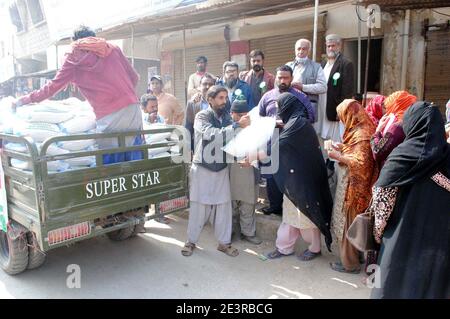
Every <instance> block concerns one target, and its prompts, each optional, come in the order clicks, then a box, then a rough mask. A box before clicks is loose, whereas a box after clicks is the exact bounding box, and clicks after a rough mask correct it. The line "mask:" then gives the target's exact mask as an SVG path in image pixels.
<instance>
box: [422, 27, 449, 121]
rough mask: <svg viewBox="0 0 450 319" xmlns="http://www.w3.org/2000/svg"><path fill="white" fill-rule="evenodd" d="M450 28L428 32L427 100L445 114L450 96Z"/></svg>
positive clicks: (425, 93) (425, 91)
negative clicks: (449, 56)
mask: <svg viewBox="0 0 450 319" xmlns="http://www.w3.org/2000/svg"><path fill="white" fill-rule="evenodd" d="M449 50H450V29H447V30H436V31H428V32H427V55H426V59H427V60H426V69H425V90H424V97H425V100H427V101H430V102H434V104H436V105H438V106H439V109H440V110H441V111H442V113H443V114H445V104H446V103H447V101H448V99H449V96H450V93H449V92H450V60H449V59H448V52H449Z"/></svg>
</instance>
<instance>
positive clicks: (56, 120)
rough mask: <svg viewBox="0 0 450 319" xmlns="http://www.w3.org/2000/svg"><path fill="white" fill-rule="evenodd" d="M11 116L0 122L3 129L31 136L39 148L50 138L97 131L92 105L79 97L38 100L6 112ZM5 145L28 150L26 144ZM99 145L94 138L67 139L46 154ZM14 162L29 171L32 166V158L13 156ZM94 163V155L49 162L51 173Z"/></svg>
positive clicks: (53, 146)
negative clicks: (29, 160)
mask: <svg viewBox="0 0 450 319" xmlns="http://www.w3.org/2000/svg"><path fill="white" fill-rule="evenodd" d="M8 117H9V121H8V122H9V123H0V125H1V127H2V130H3V132H4V133H8V134H14V135H17V136H27V137H30V138H32V139H33V141H34V142H35V143H36V146H37V147H38V150H39V152H41V146H42V143H43V142H44V141H45V140H46V139H48V138H51V137H55V136H67V135H78V134H85V133H96V132H97V131H96V121H95V114H94V111H93V109H92V107H91V106H90V105H89V103H88V102H83V101H80V100H78V99H77V98H69V99H67V100H63V101H49V100H47V101H44V102H41V103H38V104H30V105H25V106H22V107H18V108H17V111H16V113H15V114H10V115H6V118H8ZM3 122H5V121H3ZM5 148H6V149H9V150H14V151H17V152H28V150H27V148H26V146H25V145H24V144H15V143H8V144H6V145H5ZM96 149H97V145H96V142H95V140H93V139H90V140H76V141H64V142H58V143H53V144H51V145H50V147H49V148H48V149H47V152H46V155H50V156H54V155H63V154H69V153H73V152H83V151H92V150H96ZM41 155H42V154H41ZM11 165H12V166H13V167H15V168H18V169H22V170H26V171H30V170H31V169H32V167H31V163H30V162H27V161H21V160H18V159H12V160H11ZM93 166H95V156H88V157H75V158H70V159H66V160H60V161H51V162H47V168H48V171H49V173H52V172H64V171H69V170H76V169H83V168H88V167H93Z"/></svg>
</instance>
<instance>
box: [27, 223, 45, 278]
mask: <svg viewBox="0 0 450 319" xmlns="http://www.w3.org/2000/svg"><path fill="white" fill-rule="evenodd" d="M27 241H28V266H27V269H36V268H38V267H41V266H42V264H43V263H44V262H45V259H46V255H45V253H44V252H43V251H42V250H41V249H40V248H39V244H38V243H37V240H36V236H35V235H34V233H32V232H28V233H27Z"/></svg>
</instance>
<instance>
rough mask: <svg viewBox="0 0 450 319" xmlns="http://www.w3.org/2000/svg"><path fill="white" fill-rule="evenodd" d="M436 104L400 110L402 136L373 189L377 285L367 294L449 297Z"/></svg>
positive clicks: (445, 163) (448, 196)
mask: <svg viewBox="0 0 450 319" xmlns="http://www.w3.org/2000/svg"><path fill="white" fill-rule="evenodd" d="M443 124H444V121H443V119H442V114H441V113H440V112H439V109H438V108H437V107H436V106H433V105H431V104H430V103H427V102H417V103H415V104H414V105H413V106H411V108H410V109H408V110H407V111H406V113H405V120H404V123H403V128H404V131H405V134H406V138H405V140H404V141H403V142H402V143H401V144H400V145H399V146H398V147H396V148H395V149H394V150H393V151H392V153H391V154H390V155H389V157H388V159H387V161H386V164H385V165H384V166H383V169H382V170H381V172H380V177H379V178H378V180H377V182H376V184H375V186H374V187H373V202H372V205H371V206H370V208H369V210H370V211H372V212H373V213H374V216H375V227H374V236H375V240H376V241H377V242H379V243H381V249H380V257H379V259H378V264H379V265H380V268H379V271H377V273H378V276H377V277H378V278H377V279H378V280H379V285H378V286H377V287H376V288H374V289H373V290H372V298H396V299H398V298H407V299H422V298H432V299H436V298H439V299H441V298H442V299H444V298H449V297H450V272H449V269H450V231H449V227H450V218H449V207H450V145H448V143H446V142H445V138H444V125H443Z"/></svg>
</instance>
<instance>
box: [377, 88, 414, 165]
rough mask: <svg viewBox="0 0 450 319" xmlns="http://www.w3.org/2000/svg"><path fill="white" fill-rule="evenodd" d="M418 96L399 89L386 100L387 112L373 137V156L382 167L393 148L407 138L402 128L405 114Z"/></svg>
mask: <svg viewBox="0 0 450 319" xmlns="http://www.w3.org/2000/svg"><path fill="white" fill-rule="evenodd" d="M416 100H417V98H416V97H415V96H414V95H411V94H409V93H408V92H406V91H397V92H394V93H392V94H391V95H389V96H388V97H387V98H386V100H385V101H384V106H385V108H386V114H385V115H384V116H383V117H382V118H381V120H380V122H379V123H378V127H377V129H376V132H375V134H374V135H373V137H372V139H371V142H370V144H371V148H372V152H373V157H374V159H375V161H376V162H377V165H378V168H379V169H381V168H382V167H383V165H384V162H385V161H386V158H387V157H388V155H389V154H390V153H391V152H392V150H393V149H394V148H395V147H396V146H397V145H399V144H400V143H401V142H402V141H403V140H404V139H405V133H404V132H403V128H402V120H403V114H404V113H405V111H406V110H407V109H408V108H409V107H410V106H411V105H413V104H414V103H415V102H416Z"/></svg>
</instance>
